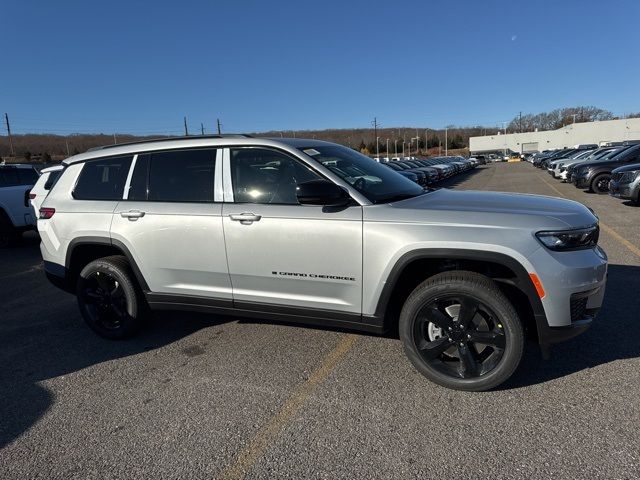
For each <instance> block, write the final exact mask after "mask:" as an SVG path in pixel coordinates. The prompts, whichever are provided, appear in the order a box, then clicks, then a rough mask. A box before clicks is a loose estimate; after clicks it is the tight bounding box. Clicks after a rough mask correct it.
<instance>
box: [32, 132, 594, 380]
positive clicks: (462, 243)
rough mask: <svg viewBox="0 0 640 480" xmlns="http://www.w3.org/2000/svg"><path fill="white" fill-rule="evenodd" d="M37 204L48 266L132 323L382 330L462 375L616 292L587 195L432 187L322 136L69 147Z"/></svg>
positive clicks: (416, 357)
mask: <svg viewBox="0 0 640 480" xmlns="http://www.w3.org/2000/svg"><path fill="white" fill-rule="evenodd" d="M63 163H64V165H65V169H64V171H63V172H62V174H61V175H60V177H59V178H58V181H57V183H56V184H55V185H54V186H53V188H52V189H51V191H50V192H49V195H48V196H47V197H46V199H45V200H44V203H43V204H42V207H41V208H40V217H39V220H38V230H39V231H40V234H41V237H42V243H41V251H42V256H43V258H44V265H45V271H46V273H47V276H48V277H49V278H50V279H51V281H52V282H54V283H55V284H56V285H58V286H60V287H62V288H64V289H65V290H67V291H69V292H73V293H75V294H76V295H77V301H78V305H79V308H80V312H81V314H82V316H83V318H84V320H85V321H86V323H87V324H88V325H89V326H90V327H91V328H92V329H93V330H94V331H95V332H97V333H98V334H99V335H102V336H104V337H107V338H111V339H121V338H125V337H128V336H130V335H133V334H134V333H135V332H136V331H137V330H138V329H139V328H140V327H141V325H142V319H143V316H144V314H145V313H146V312H147V310H148V309H151V310H155V309H181V310H184V309H193V310H200V311H208V312H214V313H225V314H231V315H236V316H243V315H244V316H253V317H259V318H264V319H272V320H277V321H287V322H305V323H310V322H311V323H317V324H321V325H330V326H342V327H348V328H352V329H361V330H366V331H371V332H384V331H387V330H389V329H394V328H397V329H398V331H399V334H400V338H401V341H402V344H403V346H404V350H405V352H406V354H407V356H408V358H409V360H410V361H411V362H412V363H413V365H414V366H415V368H416V369H417V370H418V371H420V372H421V373H422V374H423V375H425V376H426V377H427V378H429V379H431V380H432V381H434V382H436V383H438V384H440V385H444V386H446V387H450V388H455V389H461V390H473V391H479V390H486V389H490V388H493V387H495V386H497V385H500V384H501V383H502V382H504V381H505V380H507V379H508V378H509V377H510V376H511V374H512V373H513V372H514V371H515V369H516V368H517V367H518V364H519V363H520V361H521V358H522V353H523V349H524V344H525V338H526V337H530V338H533V339H535V340H537V341H538V342H539V343H540V344H541V345H543V346H548V345H549V344H551V343H554V342H557V341H561V340H564V339H567V338H570V337H573V336H575V335H577V334H578V333H580V332H582V331H584V330H585V329H586V328H588V327H589V325H590V324H591V322H592V321H593V319H594V317H595V314H596V312H597V310H598V309H599V307H600V305H601V303H602V299H603V295H604V290H605V282H606V272H607V257H606V255H605V253H604V251H603V250H602V249H601V248H600V247H599V246H598V245H597V242H598V219H597V218H596V217H595V216H594V215H593V214H592V213H591V212H590V211H589V209H587V208H586V207H585V206H583V205H582V204H580V203H577V202H573V201H569V200H564V199H558V198H553V197H543V196H536V195H522V194H514V193H495V192H475V191H453V190H448V189H439V190H431V189H425V188H422V187H420V186H419V185H417V184H415V183H414V182H412V181H410V180H409V179H407V178H405V177H403V176H401V175H399V174H398V173H396V172H394V171H393V170H391V169H390V168H388V167H385V166H384V165H382V164H380V163H377V162H375V161H374V160H371V159H370V158H368V157H365V156H364V155H361V154H360V153H358V152H355V151H353V150H352V149H349V148H346V147H342V146H340V145H335V144H332V143H327V142H322V141H318V140H305V139H259V138H251V137H248V136H215V137H204V136H203V137H189V138H184V139H167V140H161V141H153V142H140V143H135V144H128V145H114V146H109V147H105V148H101V149H97V150H93V151H89V152H86V153H83V154H79V155H75V156H73V157H70V158H68V159H66V160H65V161H64V162H63Z"/></svg>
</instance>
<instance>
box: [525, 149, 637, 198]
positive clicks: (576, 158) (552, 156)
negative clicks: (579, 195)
mask: <svg viewBox="0 0 640 480" xmlns="http://www.w3.org/2000/svg"><path fill="white" fill-rule="evenodd" d="M589 147H590V146H588V147H586V148H575V149H565V150H557V151H554V152H547V153H546V154H544V153H543V154H540V155H536V156H534V157H532V160H531V163H532V164H533V165H534V166H536V167H538V168H546V169H547V172H548V173H549V174H550V175H551V176H553V177H554V178H557V179H559V180H561V181H563V182H567V183H572V184H573V185H574V186H575V187H576V188H580V189H586V190H587V191H589V192H593V193H598V194H604V193H610V194H611V195H612V196H615V197H619V198H622V199H625V200H630V201H631V202H632V203H638V202H640V141H627V142H621V145H615V146H604V147H596V148H589Z"/></svg>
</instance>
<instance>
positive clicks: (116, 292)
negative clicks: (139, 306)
mask: <svg viewBox="0 0 640 480" xmlns="http://www.w3.org/2000/svg"><path fill="white" fill-rule="evenodd" d="M110 295H111V298H120V297H122V296H123V295H124V290H123V289H122V286H121V285H120V284H119V283H118V282H115V287H113V290H111V293H110Z"/></svg>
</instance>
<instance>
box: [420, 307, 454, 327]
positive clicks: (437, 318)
mask: <svg viewBox="0 0 640 480" xmlns="http://www.w3.org/2000/svg"><path fill="white" fill-rule="evenodd" d="M425 314H426V317H427V320H429V321H430V322H431V323H433V324H434V325H436V326H437V327H439V328H442V329H444V330H449V329H450V328H451V327H453V320H452V319H451V318H450V317H449V316H448V315H445V314H444V313H442V312H441V311H440V310H438V309H437V308H435V307H429V308H427V311H426V312H425Z"/></svg>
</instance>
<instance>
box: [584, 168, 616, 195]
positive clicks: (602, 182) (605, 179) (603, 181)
mask: <svg viewBox="0 0 640 480" xmlns="http://www.w3.org/2000/svg"><path fill="white" fill-rule="evenodd" d="M609 180H611V175H610V174H608V173H601V174H599V175H596V176H595V177H594V179H593V180H591V183H590V184H589V191H590V192H593V193H597V194H598V195H602V194H603V193H608V192H609Z"/></svg>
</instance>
